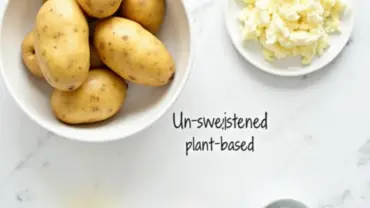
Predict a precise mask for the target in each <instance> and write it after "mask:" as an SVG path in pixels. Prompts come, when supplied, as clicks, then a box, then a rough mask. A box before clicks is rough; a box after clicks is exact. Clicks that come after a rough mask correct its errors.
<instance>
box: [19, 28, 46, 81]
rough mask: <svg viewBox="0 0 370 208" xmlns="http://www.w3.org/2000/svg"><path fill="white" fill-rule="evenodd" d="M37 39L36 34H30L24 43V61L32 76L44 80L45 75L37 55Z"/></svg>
mask: <svg viewBox="0 0 370 208" xmlns="http://www.w3.org/2000/svg"><path fill="white" fill-rule="evenodd" d="M34 44H35V38H34V32H33V31H31V32H29V33H28V34H27V35H26V37H25V38H24V39H23V42H22V60H23V63H24V65H25V66H26V68H27V69H28V71H29V72H31V74H33V75H35V76H37V77H40V78H43V77H44V75H43V74H42V71H41V69H40V66H39V63H38V61H37V58H36V54H35V47H34Z"/></svg>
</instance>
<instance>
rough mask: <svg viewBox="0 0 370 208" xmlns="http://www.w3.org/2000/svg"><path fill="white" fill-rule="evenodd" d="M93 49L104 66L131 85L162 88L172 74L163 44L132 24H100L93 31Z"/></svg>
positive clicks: (116, 19)
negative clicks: (131, 83)
mask: <svg viewBox="0 0 370 208" xmlns="http://www.w3.org/2000/svg"><path fill="white" fill-rule="evenodd" d="M94 45H95V48H96V50H97V51H98V54H99V56H100V58H101V60H102V61H103V63H104V64H105V65H107V66H108V67H109V68H110V69H112V70H113V71H115V72H116V73H117V74H119V75H120V76H121V77H122V78H124V79H126V80H128V81H130V82H133V83H136V84H142V85H147V86H163V85H166V84H167V83H168V82H169V81H170V79H171V77H172V76H173V74H174V72H175V64H174V60H173V58H172V56H171V54H170V53H169V51H168V50H167V48H166V47H165V46H164V45H163V43H162V42H161V41H160V40H159V39H158V38H156V37H155V36H154V35H153V34H151V33H150V32H149V31H147V30H145V29H144V28H143V27H142V26H141V25H140V24H138V23H136V22H134V21H132V20H128V19H125V18H121V17H110V18H107V19H105V20H102V21H101V22H99V23H98V25H97V27H96V29H95V35H94Z"/></svg>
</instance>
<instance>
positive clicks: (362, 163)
mask: <svg viewBox="0 0 370 208" xmlns="http://www.w3.org/2000/svg"><path fill="white" fill-rule="evenodd" d="M185 1H186V4H187V8H188V11H189V12H190V14H191V17H192V22H193V29H194V32H195V34H196V38H197V39H196V41H195V43H196V51H195V60H194V65H193V69H192V73H191V76H190V78H189V82H188V83H187V86H186V88H185V90H184V91H183V93H182V94H181V96H180V98H179V99H178V101H177V102H176V104H175V105H174V106H173V108H172V109H171V110H170V111H169V112H168V113H167V114H166V115H165V116H164V117H163V118H162V119H160V120H159V121H158V122H156V123H155V124H154V125H153V126H152V127H151V128H149V129H147V130H145V131H144V132H142V133H140V134H138V135H136V136H134V137H131V138H128V139H126V140H122V141H119V142H115V143H107V144H85V143H78V142H73V141H69V140H66V139H62V138H59V137H57V136H55V135H53V134H51V133H49V132H47V131H46V130H44V129H42V128H41V127H39V126H38V125H37V124H35V123H34V122H32V121H31V120H30V119H29V118H28V117H26V116H25V114H24V113H23V112H21V111H20V109H19V108H18V107H17V106H16V104H15V102H14V101H13V99H12V98H11V97H10V95H9V94H8V92H7V90H6V89H5V87H4V85H3V84H2V83H1V81H0V88H1V90H0V106H1V108H0V207H1V208H18V207H22V208H23V207H26V208H51V207H52V208H59V207H64V208H65V207H68V208H70V207H73V206H72V205H76V206H77V205H78V203H82V204H83V205H84V206H81V207H89V208H91V207H92V206H89V205H86V204H85V203H87V202H94V201H93V200H98V199H101V200H103V201H104V202H109V203H107V204H105V207H104V208H110V207H112V208H113V207H127V208H131V207H132V208H147V207H158V208H170V207H171V208H173V207H176V208H178V207H192V208H205V207H214V208H224V207H235V208H239V207H240V208H241V207H248V208H249V207H251V206H249V204H250V203H251V202H257V201H259V200H260V199H261V198H262V197H263V196H264V194H268V193H269V192H268V191H269V190H272V188H274V189H276V187H279V186H276V185H274V184H275V183H274V181H275V182H276V181H279V183H281V184H284V185H283V186H282V187H283V188H284V190H287V194H288V195H291V196H293V195H294V194H295V195H297V193H301V195H300V196H299V197H302V198H305V199H307V202H308V203H309V204H312V207H318V208H344V207H345V208H368V207H370V128H369V124H370V108H369V106H370V95H369V93H368V89H370V82H369V77H370V70H369V63H368V62H369V60H370V55H369V54H370V53H369V51H368V46H370V38H369V37H370V28H369V26H368V22H369V21H368V20H369V17H370V14H369V11H370V2H369V1H365V0H358V1H357V4H360V3H361V5H360V6H358V7H357V11H356V15H357V20H356V27H355V31H354V36H353V39H352V41H351V43H350V44H349V45H348V47H346V49H345V51H344V52H343V54H342V55H341V57H340V58H339V59H337V60H336V61H335V62H334V63H332V64H331V65H330V66H329V67H327V68H326V69H325V70H322V71H320V72H319V73H316V74H312V75H310V76H305V77H299V78H293V79H292V78H289V79H287V78H278V77H273V76H270V75H268V74H265V73H262V72H260V71H258V70H257V69H255V68H253V67H252V66H251V65H250V64H248V63H246V62H245V61H243V60H242V59H241V58H240V57H239V55H238V54H237V53H236V51H235V50H234V49H233V47H232V45H231V42H230V41H229V39H228V36H227V34H226V30H225V26H224V24H223V23H224V21H223V9H224V8H225V4H226V1H221V0H185ZM1 3H2V4H4V1H1ZM180 111H184V113H185V114H187V115H189V116H222V114H223V112H225V111H226V112H229V113H233V112H236V113H237V114H238V115H239V116H244V117H248V116H259V115H262V114H263V113H264V112H265V111H267V112H269V124H270V126H269V130H268V131H265V132H262V131H229V132H219V131H215V130H184V131H180V130H176V129H174V128H173V126H172V113H173V112H180ZM221 135H222V136H224V137H225V138H227V139H230V140H248V139H249V138H250V136H252V135H254V136H255V137H256V144H255V145H256V152H254V153H249V152H244V153H242V152H239V153H226V152H219V151H214V152H208V153H206V152H202V153H200V152H198V153H193V154H191V155H190V156H189V157H185V152H184V148H185V142H186V141H188V140H190V139H191V137H192V136H196V137H197V138H204V139H207V138H209V137H210V136H221ZM267 179H268V180H267ZM271 181H272V182H271ZM271 194H274V193H271ZM71 204H72V205H71ZM69 205H70V206H69ZM73 208H74V207H73ZM76 208H77V207H76ZM251 208H252V207H251Z"/></svg>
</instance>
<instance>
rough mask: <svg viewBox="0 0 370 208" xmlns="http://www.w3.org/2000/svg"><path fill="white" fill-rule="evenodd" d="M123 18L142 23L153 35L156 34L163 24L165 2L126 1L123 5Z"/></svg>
mask: <svg viewBox="0 0 370 208" xmlns="http://www.w3.org/2000/svg"><path fill="white" fill-rule="evenodd" d="M121 13H122V16H124V17H126V18H128V19H131V20H133V21H135V22H138V23H140V24H141V25H142V26H143V27H144V28H146V29H147V30H149V31H150V32H151V33H153V34H156V33H157V32H158V31H159V30H160V28H161V25H162V23H163V19H164V13H165V2H164V0H145V1H143V0H124V1H123V3H122V5H121Z"/></svg>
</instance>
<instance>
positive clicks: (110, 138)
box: [0, 0, 194, 143]
mask: <svg viewBox="0 0 370 208" xmlns="http://www.w3.org/2000/svg"><path fill="white" fill-rule="evenodd" d="M10 1H11V0H6V1H5V3H4V8H5V9H4V10H3V13H2V14H1V16H0V18H1V19H0V24H1V26H0V79H1V78H2V80H3V81H4V85H5V88H6V89H7V90H8V92H9V94H10V97H12V98H13V99H14V100H15V103H16V104H17V105H18V107H19V108H20V109H22V111H23V112H24V113H25V114H26V115H27V116H28V117H29V118H30V119H31V120H33V121H34V122H35V123H37V124H38V125H40V126H41V127H42V128H44V129H45V130H47V131H49V132H51V133H54V134H55V135H57V136H60V137H62V138H64V139H68V140H74V141H79V142H86V143H107V142H114V141H119V140H123V139H126V138H128V137H132V136H134V135H136V134H138V133H140V132H142V131H144V130H145V129H148V128H149V127H150V126H152V125H153V124H154V123H155V122H156V121H158V120H159V119H160V118H161V117H163V116H164V115H165V114H166V113H167V112H168V111H169V109H170V108H171V107H172V106H173V104H174V103H175V102H176V101H177V99H178V98H179V96H180V94H181V93H182V91H183V89H184V88H185V85H186V83H187V81H188V79H189V75H190V72H191V68H192V66H193V59H194V32H193V28H192V27H193V26H192V24H191V18H190V14H189V11H188V9H187V7H186V6H185V4H184V1H183V0H179V1H180V3H181V6H182V7H183V9H184V11H185V17H186V20H187V24H188V27H189V56H188V60H187V66H186V68H185V73H184V76H183V78H182V80H181V81H180V84H179V87H178V88H177V89H175V92H174V94H173V95H172V96H171V98H170V100H169V101H168V102H167V103H165V104H164V107H163V108H161V109H160V110H159V111H158V112H157V113H156V114H155V115H154V116H153V117H152V118H151V119H150V120H149V121H148V122H146V123H145V124H144V125H143V126H142V128H140V129H137V130H136V131H132V132H130V133H126V134H123V135H121V136H120V135H114V136H108V135H109V134H107V136H104V138H101V137H100V138H97V137H95V136H94V135H91V136H89V137H88V138H84V137H82V136H76V135H71V134H69V133H67V131H63V130H61V129H59V128H56V127H54V126H53V125H51V124H49V123H48V122H46V121H44V119H41V117H38V116H37V115H36V114H34V113H31V110H30V109H29V108H28V107H26V104H25V103H23V102H21V101H20V98H19V96H18V95H17V93H15V90H14V89H13V87H12V85H11V84H10V80H8V79H7V78H6V76H4V74H5V73H4V66H3V60H2V45H3V40H2V32H3V25H4V19H5V14H6V12H7V10H8V9H9V2H10Z"/></svg>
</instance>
